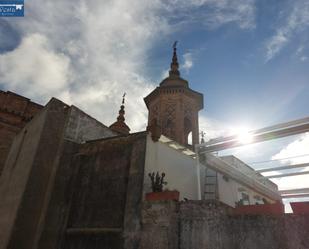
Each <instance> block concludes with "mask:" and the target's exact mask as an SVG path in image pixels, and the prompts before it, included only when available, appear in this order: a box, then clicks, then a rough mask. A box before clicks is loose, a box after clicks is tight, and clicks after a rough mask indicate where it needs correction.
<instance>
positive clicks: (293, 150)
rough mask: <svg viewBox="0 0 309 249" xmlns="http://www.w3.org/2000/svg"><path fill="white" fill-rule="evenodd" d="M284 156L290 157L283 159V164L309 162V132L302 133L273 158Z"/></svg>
mask: <svg viewBox="0 0 309 249" xmlns="http://www.w3.org/2000/svg"><path fill="white" fill-rule="evenodd" d="M303 155H306V156H303ZM282 158H289V159H285V160H282V161H281V163H282V164H300V163H306V162H309V133H306V134H304V135H302V136H301V137H300V138H298V139H297V140H295V141H294V142H292V143H290V144H288V145H287V146H286V147H285V148H284V149H282V150H281V151H280V152H279V153H277V154H276V155H274V156H273V157H272V159H273V160H278V159H282Z"/></svg>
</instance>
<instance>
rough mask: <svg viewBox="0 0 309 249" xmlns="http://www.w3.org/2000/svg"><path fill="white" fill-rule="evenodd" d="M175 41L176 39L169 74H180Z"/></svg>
mask: <svg viewBox="0 0 309 249" xmlns="http://www.w3.org/2000/svg"><path fill="white" fill-rule="evenodd" d="M177 43H178V41H175V42H174V44H173V58H172V63H171V70H170V71H169V75H170V76H180V72H179V70H178V69H179V64H178V59H177Z"/></svg>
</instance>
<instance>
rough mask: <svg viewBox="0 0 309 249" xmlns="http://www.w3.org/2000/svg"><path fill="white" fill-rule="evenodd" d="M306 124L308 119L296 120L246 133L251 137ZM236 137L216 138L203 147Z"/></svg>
mask: <svg viewBox="0 0 309 249" xmlns="http://www.w3.org/2000/svg"><path fill="white" fill-rule="evenodd" d="M306 123H309V117H306V118H302V119H297V120H293V121H289V122H285V123H281V124H277V125H272V126H268V127H265V128H262V129H258V130H254V131H249V132H248V133H249V134H251V135H255V134H261V133H266V132H271V131H274V130H279V129H284V128H288V127H291V126H298V125H301V124H306ZM237 137H238V136H237V135H232V136H228V137H218V138H214V139H211V140H209V141H208V142H206V143H205V144H204V145H213V144H217V143H222V142H227V141H230V140H235V139H237Z"/></svg>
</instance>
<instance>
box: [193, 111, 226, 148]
mask: <svg viewBox="0 0 309 249" xmlns="http://www.w3.org/2000/svg"><path fill="white" fill-rule="evenodd" d="M199 129H200V131H203V132H205V133H206V135H205V140H206V142H207V140H209V139H213V138H218V137H224V136H227V135H229V128H228V127H227V126H226V125H224V124H223V123H221V122H220V121H218V120H215V119H213V118H209V117H206V116H204V115H201V116H200V117H199Z"/></svg>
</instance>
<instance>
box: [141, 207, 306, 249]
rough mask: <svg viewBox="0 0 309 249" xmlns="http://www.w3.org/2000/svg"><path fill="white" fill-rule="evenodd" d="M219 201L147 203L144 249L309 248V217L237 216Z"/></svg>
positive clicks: (286, 215) (142, 245) (144, 210)
mask: <svg viewBox="0 0 309 249" xmlns="http://www.w3.org/2000/svg"><path fill="white" fill-rule="evenodd" d="M232 213H233V212H232V209H231V208H229V207H227V206H225V205H223V204H220V203H216V202H205V201H189V202H180V203H173V204H171V203H170V202H152V203H146V204H144V209H143V227H142V236H141V245H140V249H146V248H147V249H152V248H153V249H154V248H160V249H170V248H173V249H174V248H180V249H261V248H262V249H308V248H309V236H308V235H309V215H305V214H303V215H295V214H279V215H233V214H232Z"/></svg>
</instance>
